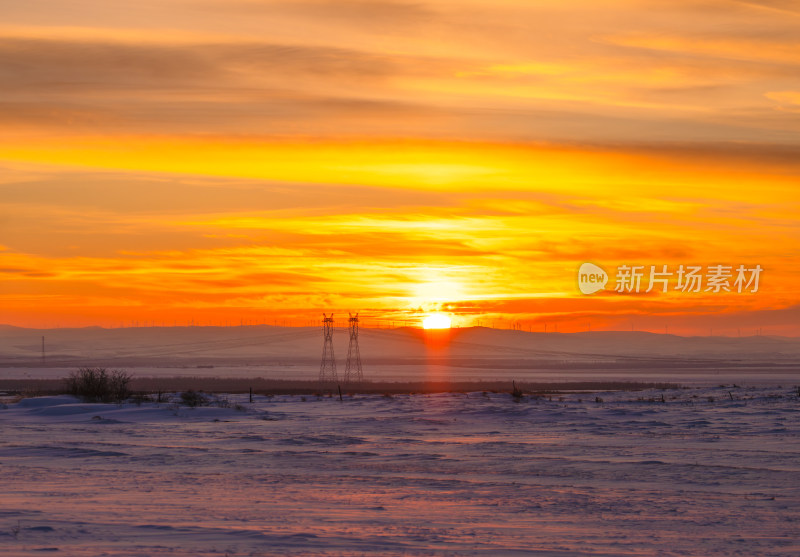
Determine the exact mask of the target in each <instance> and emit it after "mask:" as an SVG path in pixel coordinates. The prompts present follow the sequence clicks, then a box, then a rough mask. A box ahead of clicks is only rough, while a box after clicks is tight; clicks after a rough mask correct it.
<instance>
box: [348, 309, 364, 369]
mask: <svg viewBox="0 0 800 557" xmlns="http://www.w3.org/2000/svg"><path fill="white" fill-rule="evenodd" d="M347 322H348V324H349V325H350V344H349V346H348V347H347V365H346V366H345V367H344V382H345V383H351V382H352V383H356V384H358V383H361V382H362V381H363V380H364V375H363V374H362V372H361V351H360V350H359V349H358V314H357V313H356V314H355V315H353V314H352V313H351V314H350V319H348V320H347Z"/></svg>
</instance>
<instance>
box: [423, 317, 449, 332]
mask: <svg viewBox="0 0 800 557" xmlns="http://www.w3.org/2000/svg"><path fill="white" fill-rule="evenodd" d="M450 325H451V321H450V318H449V317H448V316H446V315H444V314H442V313H433V314H431V315H429V316H428V317H426V318H425V319H424V320H423V321H422V328H423V329H449V328H450Z"/></svg>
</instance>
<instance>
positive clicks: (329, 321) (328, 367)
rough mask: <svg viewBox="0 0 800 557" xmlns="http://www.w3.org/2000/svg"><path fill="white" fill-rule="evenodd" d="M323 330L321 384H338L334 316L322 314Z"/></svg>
mask: <svg viewBox="0 0 800 557" xmlns="http://www.w3.org/2000/svg"><path fill="white" fill-rule="evenodd" d="M322 317H323V319H322V330H323V333H324V335H325V344H323V346H322V362H321V363H320V364H319V382H320V383H321V384H322V385H323V386H324V385H326V384H331V383H336V381H338V378H337V377H336V357H335V356H334V355H333V314H332V313H331V316H330V317H328V316H327V315H325V314H324V313H323V314H322Z"/></svg>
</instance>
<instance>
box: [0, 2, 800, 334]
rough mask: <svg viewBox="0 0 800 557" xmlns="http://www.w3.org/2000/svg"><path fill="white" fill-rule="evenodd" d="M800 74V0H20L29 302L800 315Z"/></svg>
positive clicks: (228, 317)
mask: <svg viewBox="0 0 800 557" xmlns="http://www.w3.org/2000/svg"><path fill="white" fill-rule="evenodd" d="M798 76H800V6H798V4H797V2H793V1H789V0H752V1H744V0H742V1H738V0H609V1H606V2H596V1H594V0H592V1H589V0H566V1H560V2H552V1H542V0H539V1H537V0H526V1H511V0H493V1H491V2H489V1H486V0H459V1H458V2H445V1H420V2H411V1H409V2H406V1H396V2H395V1H390V2H383V1H369V0H336V1H327V0H299V1H288V0H286V1H275V2H272V1H261V0H157V1H156V0H138V1H137V2H128V1H122V0H121V1H119V2H107V1H101V0H61V1H58V0H47V1H45V0H26V1H25V2H18V1H12V0H0V323H6V324H12V325H17V326H26V327H56V326H60V327H66V326H89V325H100V326H105V327H119V326H131V325H137V324H138V325H139V326H142V325H145V324H148V325H152V324H156V325H162V324H164V325H186V324H196V325H198V324H199V325H240V324H255V323H268V324H287V325H307V324H313V323H317V322H318V321H319V319H320V318H321V314H322V312H323V311H324V312H331V311H333V312H335V314H336V315H339V316H344V315H346V313H347V312H348V311H358V312H359V313H360V315H361V317H362V320H363V321H364V323H365V324H366V326H383V327H388V326H398V325H419V323H420V322H421V321H422V319H423V318H424V317H425V316H427V315H428V314H430V313H431V312H442V313H446V314H448V315H450V316H451V317H452V320H453V324H454V326H471V325H483V326H494V327H503V328H511V327H516V328H521V329H523V330H532V331H543V330H545V329H546V330H548V331H555V330H558V331H559V332H570V331H585V330H631V329H634V330H643V331H652V332H669V333H676V334H687V335H689V334H691V335H706V334H723V335H743V336H744V335H751V334H756V333H761V334H783V335H792V336H796V335H800V296H798V293H797V286H796V283H797V278H798V276H800V223H799V222H798V215H800V133H799V132H800V78H799V77H798ZM585 262H591V263H594V264H596V265H598V266H599V267H600V268H602V269H603V270H605V271H606V272H607V273H608V275H609V282H608V284H607V286H606V289H605V290H601V291H600V292H597V293H594V294H591V295H587V294H583V293H581V291H580V289H579V277H578V269H579V268H580V266H581V264H582V263H585ZM664 265H666V266H667V267H666V270H667V272H669V273H673V274H672V275H671V277H670V281H669V283H668V285H667V287H666V291H664V289H662V288H660V287H659V288H653V289H651V291H650V292H646V291H645V290H646V287H647V282H648V278H649V273H650V272H651V271H652V269H653V268H654V269H657V270H659V271H660V270H664V267H663V266H664ZM717 265H723V266H726V267H730V268H731V272H732V276H731V277H730V280H729V281H728V283H727V287H728V288H729V290H730V291H725V290H724V289H720V291H715V289H713V288H712V289H711V290H708V288H707V284H708V282H704V283H703V284H702V287H701V288H700V289H699V291H697V292H694V291H685V290H681V289H680V288H679V286H680V284H679V283H678V273H677V271H678V269H680V268H681V266H683V268H684V269H686V268H688V267H690V266H697V267H701V269H702V273H703V274H704V276H705V279H706V281H708V273H710V270H709V269H710V268H713V267H714V266H717ZM621 266H641V268H642V269H643V273H644V278H643V284H642V288H641V291H638V292H637V291H635V290H633V289H628V290H626V289H625V288H624V287H623V288H621V290H622V291H617V288H616V287H617V286H619V279H618V277H617V275H618V271H619V269H620V267H621ZM740 266H742V267H743V268H744V269H746V270H750V269H755V268H756V266H758V267H760V268H761V269H762V271H760V272H759V273H758V278H759V284H758V288H757V290H756V289H755V288H754V287H753V285H752V284H751V287H750V288H749V289H747V288H745V289H744V291H743V292H739V291H738V289H737V287H736V285H735V283H734V279H735V278H736V269H737V268H739V267H740ZM751 274H753V273H751ZM754 290H755V291H754Z"/></svg>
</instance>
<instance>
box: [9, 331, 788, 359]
mask: <svg viewBox="0 0 800 557" xmlns="http://www.w3.org/2000/svg"><path fill="white" fill-rule="evenodd" d="M42 336H44V337H45V349H46V356H47V362H48V364H49V365H56V364H63V365H69V364H70V363H72V362H84V361H98V362H104V363H108V364H109V365H114V364H116V365H134V364H132V363H131V362H134V363H136V362H155V361H158V362H161V363H165V362H166V363H173V364H174V363H201V364H202V363H207V362H211V363H214V362H217V363H226V362H228V363H231V362H239V363H241V362H250V361H252V362H265V361H269V362H281V361H302V362H313V361H318V360H319V357H320V355H321V351H322V340H323V339H322V331H321V329H319V328H310V327H275V326H267V325H259V326H247V327H140V328H125V329H103V328H100V327H89V328H76V329H46V330H42V329H25V328H19V327H13V326H9V325H0V365H6V366H7V365H20V364H23V365H36V364H37V363H40V362H41V337H42ZM359 340H360V343H359V344H360V348H361V355H362V358H364V359H365V360H369V361H372V362H376V361H380V362H382V363H391V362H398V363H403V362H412V361H415V360H420V361H422V360H427V361H430V360H432V359H447V360H468V361H472V362H480V361H489V362H491V361H503V362H506V363H510V362H511V361H514V360H518V361H538V362H572V363H579V362H581V361H598V360H599V361H603V362H607V363H609V364H611V363H617V364H619V365H623V364H625V363H626V362H633V363H635V362H641V361H642V360H665V361H676V360H677V361H682V360H711V361H726V362H737V361H741V362H749V363H752V362H779V363H791V362H794V361H798V358H800V338H792V337H776V336H750V337H740V338H739V337H736V338H734V337H681V336H676V335H666V334H654V333H646V332H631V331H596V332H582V333H529V332H523V331H513V330H504V329H489V328H485V327H470V328H463V329H450V330H445V331H425V330H422V329H416V328H399V329H361V333H360V338H359ZM347 344H348V335H347V330H346V329H344V328H341V329H338V330H337V331H336V333H335V335H334V346H335V350H336V353H337V356H338V358H339V359H340V360H341V359H343V358H344V357H345V356H346V354H347Z"/></svg>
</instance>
